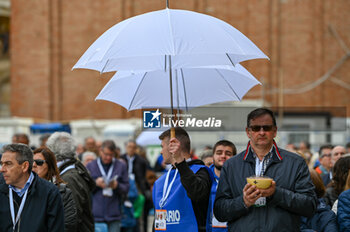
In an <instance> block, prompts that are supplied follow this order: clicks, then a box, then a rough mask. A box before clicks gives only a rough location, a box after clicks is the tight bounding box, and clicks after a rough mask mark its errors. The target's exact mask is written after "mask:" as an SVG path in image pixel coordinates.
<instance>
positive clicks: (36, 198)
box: [0, 144, 64, 232]
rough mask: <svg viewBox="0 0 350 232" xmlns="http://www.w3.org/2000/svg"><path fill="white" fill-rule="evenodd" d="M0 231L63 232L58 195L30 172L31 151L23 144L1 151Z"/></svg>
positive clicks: (31, 162) (7, 146) (6, 147)
mask: <svg viewBox="0 0 350 232" xmlns="http://www.w3.org/2000/svg"><path fill="white" fill-rule="evenodd" d="M2 150H3V155H2V157H1V162H0V163H1V166H2V167H1V173H2V175H3V180H0V206H1V207H0V231H36V232H39V231H40V232H41V231H64V215H63V205H62V200H61V195H60V193H59V190H58V188H56V186H54V185H53V184H52V183H50V182H48V181H46V180H44V179H41V178H39V177H38V175H37V174H35V173H33V172H32V167H33V152H32V150H31V149H30V148H29V147H28V146H27V145H25V144H9V145H5V146H4V147H3V148H2Z"/></svg>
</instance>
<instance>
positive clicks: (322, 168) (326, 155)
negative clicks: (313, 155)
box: [315, 144, 333, 186]
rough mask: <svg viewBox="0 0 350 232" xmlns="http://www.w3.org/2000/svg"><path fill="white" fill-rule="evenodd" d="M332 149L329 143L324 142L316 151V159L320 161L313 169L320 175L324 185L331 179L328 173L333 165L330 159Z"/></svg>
mask: <svg viewBox="0 0 350 232" xmlns="http://www.w3.org/2000/svg"><path fill="white" fill-rule="evenodd" d="M332 149H333V146H332V145H331V144H324V145H322V146H321V147H320V149H319V151H318V155H319V158H318V161H319V162H320V165H319V166H317V167H316V168H315V171H316V172H317V173H318V174H319V175H320V176H321V178H322V181H323V184H324V186H327V184H328V183H329V182H330V180H331V177H330V175H329V174H330V171H331V168H332V166H333V165H332V160H331V156H332Z"/></svg>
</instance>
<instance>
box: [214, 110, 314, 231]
mask: <svg viewBox="0 0 350 232" xmlns="http://www.w3.org/2000/svg"><path fill="white" fill-rule="evenodd" d="M246 133H247V136H248V138H249V139H250V141H249V143H248V146H247V149H246V150H245V151H243V152H241V153H240V154H238V155H236V156H234V157H233V158H231V159H229V160H228V161H227V162H225V164H224V166H223V168H222V170H221V176H220V181H219V185H218V190H217V193H216V198H215V203H214V214H215V216H216V218H217V219H218V220H219V221H227V222H228V231H237V232H238V231H270V232H272V231H300V217H301V216H306V217H309V216H311V215H313V213H314V211H315V209H316V200H317V197H316V194H315V192H314V186H313V184H312V181H311V179H310V174H309V170H308V167H307V165H306V163H305V161H304V160H303V158H302V157H300V156H298V155H297V154H295V153H291V152H289V151H286V150H283V149H280V148H278V147H277V144H276V143H275V141H274V138H275V137H276V135H277V126H276V119H275V117H274V114H273V112H272V111H271V110H269V109H267V108H258V109H255V110H253V111H252V112H250V113H249V114H248V118H247V127H246Z"/></svg>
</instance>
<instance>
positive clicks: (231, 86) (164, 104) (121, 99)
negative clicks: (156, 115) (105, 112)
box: [96, 64, 260, 110]
mask: <svg viewBox="0 0 350 232" xmlns="http://www.w3.org/2000/svg"><path fill="white" fill-rule="evenodd" d="M172 77H173V78H172V86H173V106H174V108H180V109H188V108H191V107H197V106H201V105H207V104H212V103H217V102H224V101H240V100H241V98H242V97H243V96H244V95H245V94H246V93H247V92H248V91H249V90H250V89H251V88H252V87H254V86H255V85H257V84H260V82H259V81H258V80H257V79H255V78H254V76H253V75H251V74H250V73H249V72H248V71H247V70H246V69H245V68H244V67H243V66H241V65H239V64H237V65H236V66H235V67H232V66H215V67H211V66H207V67H200V68H183V69H176V70H172ZM169 82H170V81H169V69H167V70H158V71H150V72H136V73H135V72H130V71H119V72H117V73H116V74H115V75H114V76H113V77H112V78H111V80H110V81H109V82H108V83H107V84H106V85H105V87H104V88H103V89H102V91H101V92H100V93H99V95H98V96H97V97H96V100H106V101H111V102H114V103H116V104H119V105H121V106H123V107H124V108H126V109H127V110H134V109H141V108H170V107H171V105H170V102H171V101H170V95H171V91H170V83H169Z"/></svg>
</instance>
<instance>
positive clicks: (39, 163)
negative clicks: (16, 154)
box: [34, 159, 46, 166]
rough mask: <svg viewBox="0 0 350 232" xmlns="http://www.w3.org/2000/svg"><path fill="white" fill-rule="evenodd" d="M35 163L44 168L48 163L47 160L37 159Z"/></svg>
mask: <svg viewBox="0 0 350 232" xmlns="http://www.w3.org/2000/svg"><path fill="white" fill-rule="evenodd" d="M34 162H35V163H36V165H38V166H43V164H44V163H45V162H46V161H45V160H40V159H37V160H34Z"/></svg>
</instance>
